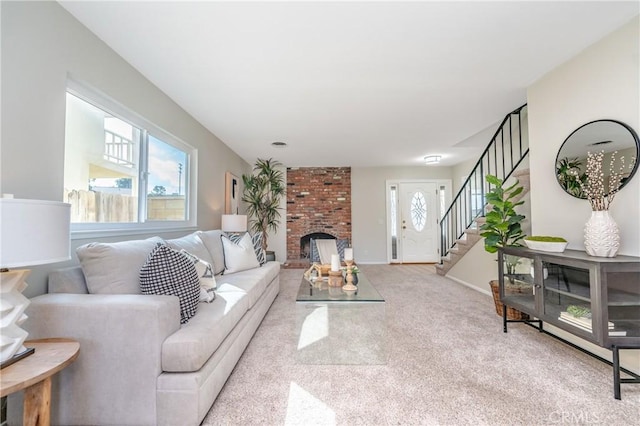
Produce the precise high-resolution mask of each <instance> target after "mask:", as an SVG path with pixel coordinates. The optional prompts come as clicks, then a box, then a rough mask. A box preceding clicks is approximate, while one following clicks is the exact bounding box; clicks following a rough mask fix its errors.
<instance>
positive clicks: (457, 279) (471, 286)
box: [445, 275, 493, 298]
mask: <svg viewBox="0 0 640 426" xmlns="http://www.w3.org/2000/svg"><path fill="white" fill-rule="evenodd" d="M445 277H446V278H449V279H450V280H452V281H455V282H457V283H458V284H462V285H463V286H465V287H469V288H470V289H472V290H475V291H477V292H478V293H482V294H485V295H487V296H489V297H491V298H493V294H491V292H490V291H489V290H483V289H481V288H479V287H477V286H475V285H473V284H470V283H468V282H466V281H463V280H461V279H460V278H456V277H450V276H449V275H445Z"/></svg>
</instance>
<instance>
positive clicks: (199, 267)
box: [180, 249, 216, 303]
mask: <svg viewBox="0 0 640 426" xmlns="http://www.w3.org/2000/svg"><path fill="white" fill-rule="evenodd" d="M180 253H182V254H184V255H185V256H187V258H188V259H189V260H190V261H191V262H193V264H194V265H195V267H196V271H198V278H199V279H200V301H201V302H206V303H211V302H213V300H214V299H215V298H216V293H215V292H214V290H215V289H216V278H215V277H214V276H213V266H212V265H211V263H209V262H207V261H206V260H202V259H200V258H199V257H198V256H195V255H194V254H192V253H189V252H188V251H186V250H185V249H182V250H180Z"/></svg>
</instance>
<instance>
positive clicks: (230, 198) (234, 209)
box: [224, 172, 240, 214]
mask: <svg viewBox="0 0 640 426" xmlns="http://www.w3.org/2000/svg"><path fill="white" fill-rule="evenodd" d="M225 185H226V187H225V200H224V213H225V214H238V213H240V212H239V211H238V201H239V199H240V179H238V177H237V176H236V175H234V174H233V173H231V172H227V173H226V174H225Z"/></svg>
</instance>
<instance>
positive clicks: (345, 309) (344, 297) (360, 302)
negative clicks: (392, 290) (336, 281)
mask: <svg viewBox="0 0 640 426" xmlns="http://www.w3.org/2000/svg"><path fill="white" fill-rule="evenodd" d="M296 338H297V339H298V340H297V361H298V363H300V364H386V363H387V327H386V315H385V300H384V299H383V298H382V296H380V293H378V291H377V290H376V289H375V288H374V287H373V285H371V282H369V280H368V279H367V278H366V276H365V275H364V274H363V273H362V272H360V273H359V274H358V290H356V291H355V292H346V291H343V290H342V287H329V286H328V282H327V281H326V280H324V281H323V280H316V281H310V280H308V279H306V278H304V277H303V278H302V281H301V283H300V288H299V289H298V295H297V297H296Z"/></svg>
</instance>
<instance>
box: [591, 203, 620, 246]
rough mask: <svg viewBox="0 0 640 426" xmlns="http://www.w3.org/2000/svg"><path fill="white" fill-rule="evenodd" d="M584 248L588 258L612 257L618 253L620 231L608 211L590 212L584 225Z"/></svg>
mask: <svg viewBox="0 0 640 426" xmlns="http://www.w3.org/2000/svg"><path fill="white" fill-rule="evenodd" d="M584 248H585V249H586V250H587V253H588V254H589V255H590V256H598V257H614V256H615V255H616V254H617V253H618V249H619V248H620V231H619V229H618V224H617V223H616V221H615V220H613V218H612V217H611V215H610V214H609V211H608V210H602V211H592V212H591V217H590V218H589V220H588V221H587V223H586V224H585V225H584Z"/></svg>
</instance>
